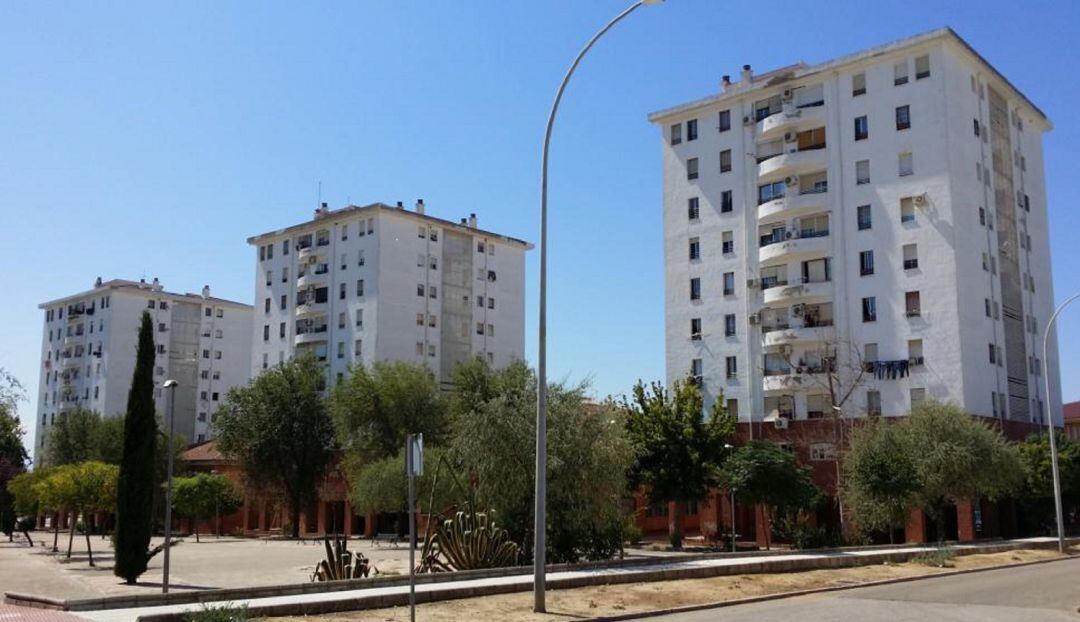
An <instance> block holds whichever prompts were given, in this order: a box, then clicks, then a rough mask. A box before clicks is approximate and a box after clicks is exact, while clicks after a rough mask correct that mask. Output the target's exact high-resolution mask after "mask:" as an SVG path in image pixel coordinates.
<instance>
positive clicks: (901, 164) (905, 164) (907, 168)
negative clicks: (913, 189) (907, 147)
mask: <svg viewBox="0 0 1080 622" xmlns="http://www.w3.org/2000/svg"><path fill="white" fill-rule="evenodd" d="M914 173H915V160H914V158H913V156H912V155H911V152H910V151H905V152H903V153H901V154H900V155H899V156H898V157H897V174H898V175H900V176H901V177H907V176H908V175H913V174H914Z"/></svg>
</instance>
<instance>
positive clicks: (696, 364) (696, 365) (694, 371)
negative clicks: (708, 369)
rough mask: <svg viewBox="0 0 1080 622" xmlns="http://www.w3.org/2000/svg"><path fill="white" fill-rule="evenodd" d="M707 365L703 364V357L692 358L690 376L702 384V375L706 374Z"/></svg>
mask: <svg viewBox="0 0 1080 622" xmlns="http://www.w3.org/2000/svg"><path fill="white" fill-rule="evenodd" d="M704 373H705V367H704V365H702V362H701V359H692V360H691V361H690V376H691V378H692V379H693V381H694V382H695V383H697V384H701V379H702V376H704Z"/></svg>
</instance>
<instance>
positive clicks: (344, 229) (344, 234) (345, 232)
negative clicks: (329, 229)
mask: <svg viewBox="0 0 1080 622" xmlns="http://www.w3.org/2000/svg"><path fill="white" fill-rule="evenodd" d="M348 239H349V223H345V224H343V225H341V240H342V241H343V242H344V241H345V240H348Z"/></svg>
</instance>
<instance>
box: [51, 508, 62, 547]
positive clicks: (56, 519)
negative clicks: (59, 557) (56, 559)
mask: <svg viewBox="0 0 1080 622" xmlns="http://www.w3.org/2000/svg"><path fill="white" fill-rule="evenodd" d="M59 542H60V513H59V512H54V513H53V539H52V552H53V553H59V552H60V547H59V546H57V544H59Z"/></svg>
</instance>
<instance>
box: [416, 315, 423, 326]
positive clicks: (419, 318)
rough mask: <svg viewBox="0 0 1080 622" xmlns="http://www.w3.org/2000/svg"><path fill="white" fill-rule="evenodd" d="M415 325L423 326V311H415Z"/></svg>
mask: <svg viewBox="0 0 1080 622" xmlns="http://www.w3.org/2000/svg"><path fill="white" fill-rule="evenodd" d="M416 325H417V326H423V325H424V314H423V313H417V314H416Z"/></svg>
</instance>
